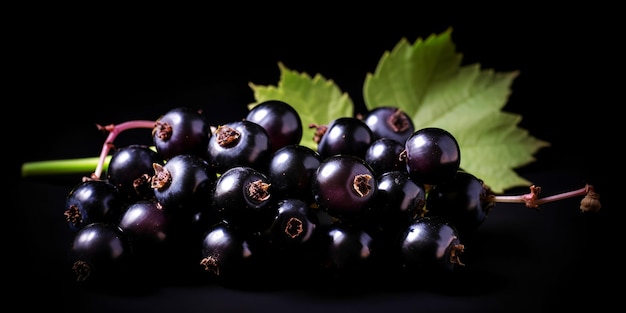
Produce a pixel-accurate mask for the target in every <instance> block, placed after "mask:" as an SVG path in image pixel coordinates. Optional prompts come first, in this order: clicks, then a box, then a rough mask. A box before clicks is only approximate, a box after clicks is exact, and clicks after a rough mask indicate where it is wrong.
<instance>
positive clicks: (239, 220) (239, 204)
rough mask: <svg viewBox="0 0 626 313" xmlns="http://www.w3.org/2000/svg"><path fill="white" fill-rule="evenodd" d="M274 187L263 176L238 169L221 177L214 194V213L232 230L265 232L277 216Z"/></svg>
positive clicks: (252, 170)
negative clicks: (229, 225) (272, 200)
mask: <svg viewBox="0 0 626 313" xmlns="http://www.w3.org/2000/svg"><path fill="white" fill-rule="evenodd" d="M271 199H272V193H271V184H270V181H269V179H268V178H267V176H266V175H265V174H263V173H262V172H260V171H258V170H256V169H253V168H251V167H247V166H235V167H232V168H230V169H228V170H227V171H226V172H224V173H223V174H221V175H220V177H219V178H218V180H217V182H216V183H215V189H214V191H213V194H212V200H213V204H212V210H214V211H216V212H217V214H218V215H219V216H220V217H221V219H223V220H226V221H228V222H229V223H230V224H231V225H232V227H235V228H240V229H242V230H251V231H252V230H260V229H265V228H266V227H267V226H268V225H269V224H270V223H271V221H272V219H273V218H274V216H275V209H274V208H273V207H272V206H270V200H271Z"/></svg>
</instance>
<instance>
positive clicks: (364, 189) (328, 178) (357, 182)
mask: <svg viewBox="0 0 626 313" xmlns="http://www.w3.org/2000/svg"><path fill="white" fill-rule="evenodd" d="M377 188H378V187H377V179H376V177H375V175H374V173H373V171H372V169H371V167H370V166H369V165H368V164H367V163H366V162H365V161H363V160H362V159H360V158H358V157H356V156H353V155H347V154H338V155H333V156H330V157H328V158H326V159H325V160H323V161H322V163H321V164H320V166H319V167H318V169H317V171H316V173H315V175H314V177H313V179H312V191H313V197H314V199H315V202H316V203H317V204H318V205H319V207H320V208H321V209H322V210H325V211H326V212H328V214H330V215H331V216H333V217H337V218H342V217H346V218H348V217H350V218H353V217H356V216H360V215H362V214H363V213H364V212H366V210H367V209H369V206H370V204H371V202H372V199H373V198H374V197H375V195H376V191H377Z"/></svg>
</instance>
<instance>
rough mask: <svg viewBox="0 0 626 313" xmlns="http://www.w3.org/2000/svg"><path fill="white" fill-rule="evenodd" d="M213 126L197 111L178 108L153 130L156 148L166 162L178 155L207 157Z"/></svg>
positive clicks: (162, 119) (159, 120) (163, 118)
mask: <svg viewBox="0 0 626 313" xmlns="http://www.w3.org/2000/svg"><path fill="white" fill-rule="evenodd" d="M210 136H211V125H210V124H209V122H208V121H207V119H206V118H205V117H204V116H203V115H202V114H201V113H200V112H199V111H197V110H193V109H191V108H188V107H176V108H173V109H171V110H169V111H167V112H166V113H165V114H163V115H162V116H161V117H159V118H158V119H157V121H156V124H155V127H154V129H153V130H152V141H153V142H154V146H155V148H156V150H157V152H159V153H160V154H161V155H162V156H163V157H164V158H165V159H166V160H167V159H170V158H172V157H174V156H175V155H178V154H193V155H199V156H205V154H206V148H207V145H208V143H209V138H210Z"/></svg>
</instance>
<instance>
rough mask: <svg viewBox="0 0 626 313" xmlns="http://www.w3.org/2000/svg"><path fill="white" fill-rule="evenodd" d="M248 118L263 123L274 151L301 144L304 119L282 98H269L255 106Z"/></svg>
mask: <svg viewBox="0 0 626 313" xmlns="http://www.w3.org/2000/svg"><path fill="white" fill-rule="evenodd" d="M246 120H248V121H251V122H255V123H257V124H259V125H261V126H262V127H263V128H265V130H266V131H267V134H268V135H269V137H270V142H271V144H272V151H273V152H274V151H276V150H278V149H280V148H282V147H284V146H287V145H297V144H300V140H301V139H302V132H303V129H302V127H303V126H302V120H301V119H300V115H299V114H298V112H297V111H296V109H294V108H293V107H292V106H291V105H290V104H288V103H286V102H284V101H280V100H267V101H264V102H261V103H259V104H258V105H256V106H254V107H253V108H252V109H250V111H249V112H248V115H247V116H246Z"/></svg>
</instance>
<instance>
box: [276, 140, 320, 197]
mask: <svg viewBox="0 0 626 313" xmlns="http://www.w3.org/2000/svg"><path fill="white" fill-rule="evenodd" d="M320 163H321V157H320V155H319V153H317V151H315V150H313V149H311V148H309V147H306V146H300V145H289V146H285V147H283V148H281V149H279V150H278V151H276V152H274V154H273V156H272V159H271V160H270V163H269V167H268V170H267V177H268V179H269V180H270V183H271V184H272V193H273V194H274V196H275V197H276V198H280V199H287V198H295V199H301V200H303V201H305V202H307V203H312V202H313V194H312V193H311V179H312V177H313V175H315V172H316V171H317V168H318V167H319V165H320Z"/></svg>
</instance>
